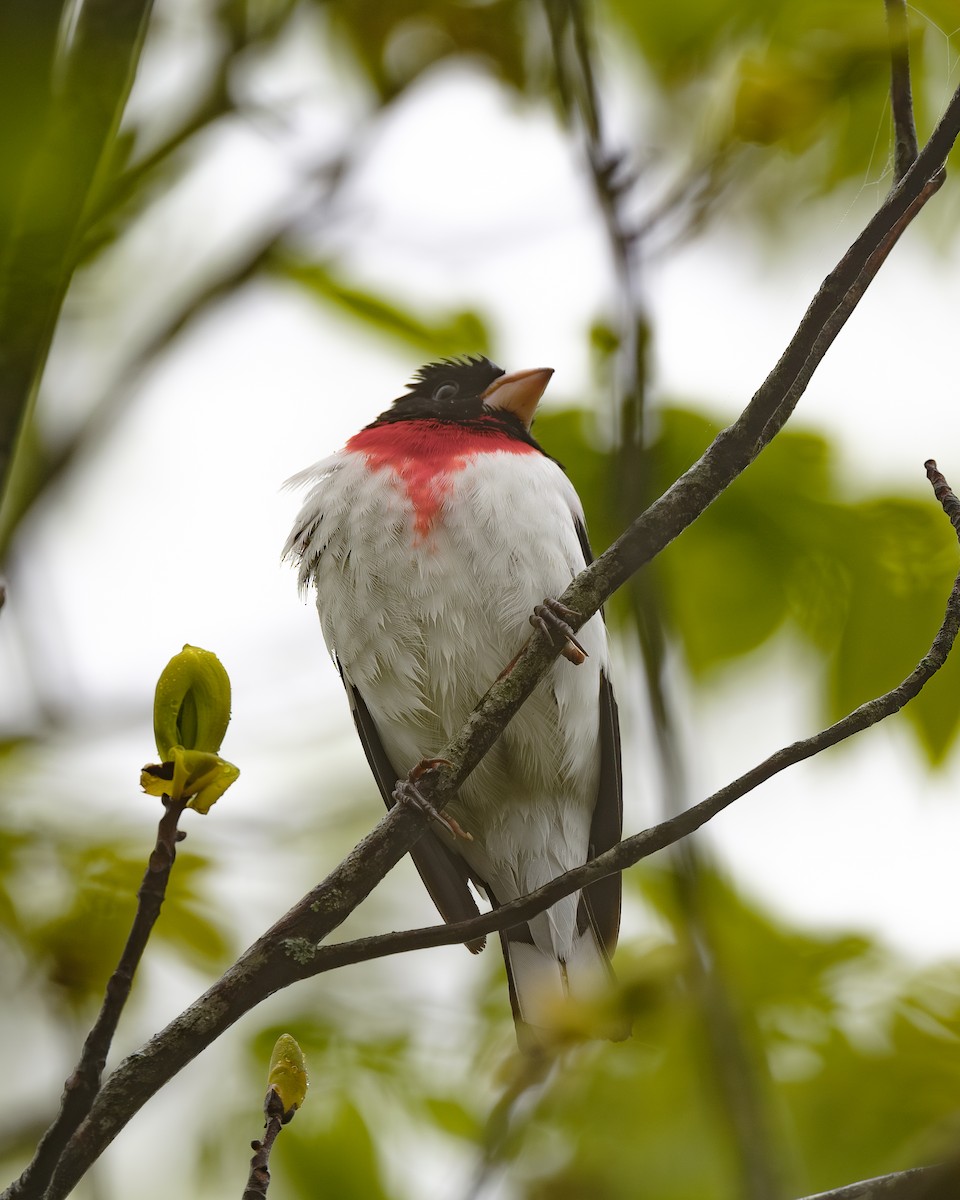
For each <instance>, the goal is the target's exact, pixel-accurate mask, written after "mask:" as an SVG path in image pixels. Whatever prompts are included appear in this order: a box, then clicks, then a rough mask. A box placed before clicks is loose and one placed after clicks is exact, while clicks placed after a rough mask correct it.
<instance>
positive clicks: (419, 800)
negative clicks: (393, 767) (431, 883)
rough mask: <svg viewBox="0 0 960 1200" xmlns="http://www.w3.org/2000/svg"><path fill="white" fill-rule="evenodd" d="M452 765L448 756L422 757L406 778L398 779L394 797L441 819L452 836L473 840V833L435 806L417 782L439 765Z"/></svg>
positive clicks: (437, 819) (436, 818)
mask: <svg viewBox="0 0 960 1200" xmlns="http://www.w3.org/2000/svg"><path fill="white" fill-rule="evenodd" d="M450 765H451V764H450V762H449V760H448V759H446V758H422V759H421V760H420V761H419V762H418V763H417V765H416V766H415V767H414V768H413V770H412V771H411V772H410V774H409V775H408V776H407V778H406V779H398V780H397V786H396V787H395V788H394V789H393V798H394V800H396V802H397V803H398V804H412V805H413V806H414V808H419V809H420V811H421V812H424V813H426V814H427V816H429V817H433V819H434V820H435V821H439V822H440V824H441V825H443V826H444V827H445V828H446V829H447V830H448V831H449V833H450V836H451V837H453V838H458V837H459V838H463V839H464V840H465V841H468V842H472V841H473V834H472V833H468V832H467V830H466V829H464V828H463V826H462V825H461V824H460V822H459V821H458V820H457V819H456V817H451V816H449V814H447V813H442V812H440V810H439V809H437V808H435V807H434V805H433V804H431V803H430V801H429V800H428V799H427V798H426V796H425V795H424V794H423V792H421V791H420V789H419V788H418V787H417V784H418V783H419V782H420V780H421V779H422V778H423V777H424V775H426V774H427V772H428V771H434V770H436V768H437V767H449V766H450Z"/></svg>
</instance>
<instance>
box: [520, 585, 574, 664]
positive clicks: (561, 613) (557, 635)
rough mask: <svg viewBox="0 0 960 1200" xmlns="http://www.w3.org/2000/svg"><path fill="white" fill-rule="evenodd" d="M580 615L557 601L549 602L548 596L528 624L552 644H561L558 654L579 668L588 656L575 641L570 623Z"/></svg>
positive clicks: (535, 610)
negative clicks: (544, 635) (545, 636)
mask: <svg viewBox="0 0 960 1200" xmlns="http://www.w3.org/2000/svg"><path fill="white" fill-rule="evenodd" d="M579 618H580V614H579V613H578V612H575V611H574V610H573V609H572V608H567V606H566V605H565V604H561V603H560V601H559V600H551V599H550V597H549V596H548V597H547V598H546V600H544V602H543V603H542V604H538V605H537V607H536V608H535V609H534V610H533V614H532V615H531V617H530V624H531V625H532V626H533V627H534V629H539V630H541V631H542V632H543V633H545V634H546V635H547V637H548V638H550V639H551V640H552V641H553V642H554V643H558V642H561V641H562V643H563V646H562V649H561V651H560V653H561V654H562V655H563V657H564V658H566V659H568V660H569V661H570V662H572V663H573V665H574V666H575V667H579V666H580V664H581V663H582V662H585V661H586V659H587V657H588V655H587V652H586V650H584V648H583V646H581V645H580V642H579V641H578V640H577V635H576V634H575V633H574V631H573V629H572V627H571V625H570V622H571V621H574V620H579Z"/></svg>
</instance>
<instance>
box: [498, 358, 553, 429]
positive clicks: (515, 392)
mask: <svg viewBox="0 0 960 1200" xmlns="http://www.w3.org/2000/svg"><path fill="white" fill-rule="evenodd" d="M552 374H553V367H534V368H533V370H531V371H514V373H513V374H512V375H501V376H500V377H499V379H495V380H494V381H493V383H491V384H490V386H489V387H488V388H487V390H486V391H485V392H484V393H483V395H482V396H481V397H480V399H481V400H482V401H483V402H484V404H486V405H487V407H488V408H500V409H503V410H504V412H511V413H513V414H514V416H517V417H519V418H520V420H521V421H522V422H523V424H524V426H525V427H526V428H527V429H529V428H530V426H531V424H532V423H533V417H534V413H536V411H537V405H538V404H539V402H540V397H541V396H542V395H543V393H544V392H545V391H546V388H547V384H548V383H549V382H550V376H551V375H552Z"/></svg>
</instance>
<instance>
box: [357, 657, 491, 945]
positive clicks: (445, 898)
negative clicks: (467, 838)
mask: <svg viewBox="0 0 960 1200" xmlns="http://www.w3.org/2000/svg"><path fill="white" fill-rule="evenodd" d="M338 667H339V664H338ZM340 677H341V679H343V686H344V687H345V688H346V690H347V698H348V700H349V701H350V711H351V712H352V713H353V720H354V723H355V725H356V727H357V733H359V735H360V741H361V743H362V745H363V751H364V754H366V756H367V762H368V763H369V764H370V770H371V771H372V772H373V777H374V779H376V781H377V786H378V787H379V789H380V794H381V796H382V797H383V800H384V803H385V804H386V806H387V808H393V806H394V804H395V803H396V801H395V800H394V798H393V789H394V788H395V787H396V786H397V780H398V779H399V774H398V773H397V771H396V770H395V769H394V767H393V764H392V763H391V762H390V760H389V758H388V757H387V752H386V751H385V750H384V748H383V742H382V741H381V740H380V734H379V731H378V730H377V727H376V725H375V724H374V720H373V717H372V716H371V715H370V710H369V709H368V708H367V706H366V704H364V702H363V697H362V696H361V695H360V693H359V692H358V691H357V690H356V688H355V687H354V686H353V685H352V684H351V683H350V682H349V681H348V680H347V679H346V677H345V676H344V674H343V671H342V670H341V671H340ZM410 857H411V858H412V859H413V862H414V866H416V868H417V870H418V871H419V873H420V878H421V879H422V880H423V883H424V886H425V887H426V889H427V891H428V892H429V893H430V898H431V899H432V900H433V902H434V904H435V905H436V906H437V910H438V911H439V913H440V915H441V917H443V919H444V921H446V922H447V923H448V924H449V923H451V922H454V921H466V920H469V918H471V917H478V916H479V915H480V910H479V909H478V908H477V905H476V901H475V900H474V898H473V896H472V895H471V894H470V889H469V887H468V886H467V881H468V880H469V878H470V876H469V872H468V870H467V865H466V863H465V862H464V861H463V859H462V858H461V857H460V856H459V855H458V854H455V853H454V852H453V851H452V850H448V849H447V847H446V846H445V845H444V844H443V842H442V841H441V840H440V836H439V835H438V834H436V833H434V831H433V830H432V829H428V830H426V832H425V833H423V834H422V835H421V836H420V838H419V840H418V841H417V842H416V844H415V845H414V846H413V848H412V849H411V851H410ZM464 944H465V945H466V947H467V949H468V950H469V951H470V952H471V953H472V954H477V953H479V951H481V950H482V949H483V947H484V945H485V944H486V938H484V937H480V938H474V939H473V940H472V941H469V942H466V943H464Z"/></svg>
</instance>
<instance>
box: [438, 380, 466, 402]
mask: <svg viewBox="0 0 960 1200" xmlns="http://www.w3.org/2000/svg"><path fill="white" fill-rule="evenodd" d="M459 391H460V385H459V384H456V383H441V384H440V386H439V387H438V388H437V390H436V391H435V392H434V393H433V398H434V400H452V399H453V398H454V396H455V395H456V394H457V392H459Z"/></svg>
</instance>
